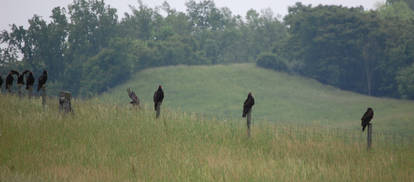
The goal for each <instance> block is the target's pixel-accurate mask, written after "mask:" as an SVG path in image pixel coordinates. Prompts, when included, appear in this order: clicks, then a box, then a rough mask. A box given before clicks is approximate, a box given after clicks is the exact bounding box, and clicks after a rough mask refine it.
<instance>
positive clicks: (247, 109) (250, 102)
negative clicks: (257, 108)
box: [242, 92, 254, 118]
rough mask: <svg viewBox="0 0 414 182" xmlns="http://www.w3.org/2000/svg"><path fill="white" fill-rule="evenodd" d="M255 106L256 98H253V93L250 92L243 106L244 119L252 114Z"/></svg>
mask: <svg viewBox="0 0 414 182" xmlns="http://www.w3.org/2000/svg"><path fill="white" fill-rule="evenodd" d="M253 105H254V98H253V96H252V93H251V92H249V95H247V99H246V100H245V101H244V104H243V115H242V116H243V118H244V117H246V115H247V113H249V112H250V110H252V107H253Z"/></svg>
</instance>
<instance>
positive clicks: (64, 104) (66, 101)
mask: <svg viewBox="0 0 414 182" xmlns="http://www.w3.org/2000/svg"><path fill="white" fill-rule="evenodd" d="M71 98H72V94H71V93H70V92H66V91H61V92H60V93H59V111H60V112H62V111H63V112H65V113H68V112H73V110H72V104H71V101H70V100H71Z"/></svg>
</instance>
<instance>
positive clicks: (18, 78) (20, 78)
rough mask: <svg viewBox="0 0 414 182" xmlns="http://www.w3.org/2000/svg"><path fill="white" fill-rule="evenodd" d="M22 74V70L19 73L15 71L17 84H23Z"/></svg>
mask: <svg viewBox="0 0 414 182" xmlns="http://www.w3.org/2000/svg"><path fill="white" fill-rule="evenodd" d="M24 74H25V73H24V72H23V73H22V74H20V73H19V72H17V71H16V75H17V84H20V85H24Z"/></svg>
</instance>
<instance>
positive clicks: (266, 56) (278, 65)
mask: <svg viewBox="0 0 414 182" xmlns="http://www.w3.org/2000/svg"><path fill="white" fill-rule="evenodd" d="M256 65H257V66H260V67H263V68H268V69H273V70H276V71H284V72H289V68H288V66H287V64H286V61H285V59H284V58H283V57H281V56H278V55H276V54H274V53H262V54H260V55H259V56H258V58H257V62H256Z"/></svg>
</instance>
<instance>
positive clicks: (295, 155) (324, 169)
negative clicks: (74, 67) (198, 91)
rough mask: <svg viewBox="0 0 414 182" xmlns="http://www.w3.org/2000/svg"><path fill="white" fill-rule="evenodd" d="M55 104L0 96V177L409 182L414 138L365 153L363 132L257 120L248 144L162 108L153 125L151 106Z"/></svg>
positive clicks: (379, 136)
mask: <svg viewBox="0 0 414 182" xmlns="http://www.w3.org/2000/svg"><path fill="white" fill-rule="evenodd" d="M220 67H221V66H218V68H220ZM236 67H241V68H249V67H250V68H252V67H251V66H250V65H237V66H236ZM183 68H184V67H177V68H172V69H183ZM165 69H171V68H165ZM194 69H199V68H194ZM201 69H207V67H201ZM259 70H260V69H259ZM149 71H155V70H149ZM261 71H264V70H261ZM144 73H145V72H144ZM145 74H148V73H145ZM267 74H270V73H267ZM280 75H283V76H285V77H286V78H295V79H296V80H297V79H298V78H296V77H289V76H287V75H284V74H280ZM299 80H300V79H299ZM218 82H220V81H218ZM303 83H313V82H311V81H309V80H303ZM291 84H294V83H291ZM315 84H316V83H315ZM165 85H166V88H172V87H171V85H168V84H165ZM232 86H234V85H232ZM319 86H320V85H319ZM311 88H315V89H317V88H318V85H314V86H313V87H311ZM166 90H169V89H166ZM259 90H260V89H258V90H257V92H258V93H260V92H259ZM323 90H325V91H326V92H328V93H330V92H332V93H342V92H340V91H337V90H335V89H331V88H323ZM169 92H171V90H169ZM345 94H349V96H354V97H360V98H363V97H362V96H358V95H353V94H351V93H345ZM169 95H170V94H169ZM229 95H231V94H229ZM240 95H241V94H240ZM326 95H328V96H327V97H330V96H329V95H330V94H326ZM169 97H170V98H171V97H172V96H169ZM259 98H260V97H259ZM350 99H352V98H350ZM370 99H372V98H369V99H368V100H370ZM343 100H345V99H343ZM372 100H373V101H371V102H373V103H377V102H378V103H379V102H381V101H383V102H390V103H393V102H395V103H398V101H393V100H380V99H378V100H375V99H372ZM341 101H342V100H341ZM260 102H261V103H263V102H264V100H262V101H260ZM325 102H328V101H327V100H325ZM167 103H168V102H167ZM401 103H404V102H401ZM170 104H171V102H170ZM166 105H167V104H166ZM384 105H385V104H384ZM170 106H171V105H170ZM258 106H259V104H258ZM57 108H58V106H57V100H56V99H52V100H48V105H47V106H46V107H45V108H42V106H41V101H40V99H32V100H28V99H18V98H16V97H14V96H4V95H0V133H1V136H0V181H19V182H21V181H100V182H101V181H414V173H413V171H414V169H413V166H414V150H413V149H414V143H413V140H401V139H399V138H390V137H389V136H387V135H384V134H383V133H381V132H374V137H373V148H372V150H370V151H367V150H366V148H365V140H364V137H363V136H362V135H361V133H360V131H359V130H355V131H347V130H344V129H332V128H329V127H324V126H317V127H299V126H292V125H288V124H282V123H274V122H266V121H262V122H256V123H255V124H254V125H253V128H252V137H251V138H250V139H248V138H246V130H245V123H244V122H240V120H239V119H236V120H233V119H227V120H226V121H225V122H224V121H223V120H215V119H208V118H205V117H200V116H197V115H195V114H189V113H183V112H175V111H170V110H169V109H165V110H164V112H163V113H162V116H161V118H160V119H158V120H155V119H154V117H155V115H154V112H153V110H152V108H151V107H146V108H144V109H143V110H139V111H138V110H135V109H133V108H131V106H128V105H126V104H125V105H113V104H111V103H106V104H102V103H101V104H99V103H98V101H97V100H89V101H80V100H75V101H74V102H73V108H74V110H75V114H73V115H71V114H69V115H62V114H59V113H58V109H57ZM258 108H259V107H258ZM341 108H346V107H344V106H342V107H341ZM257 110H258V109H257ZM257 110H256V112H257ZM389 117H391V116H389ZM395 117H399V116H398V114H397V115H395ZM383 121H385V120H383ZM378 125H380V124H378Z"/></svg>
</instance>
